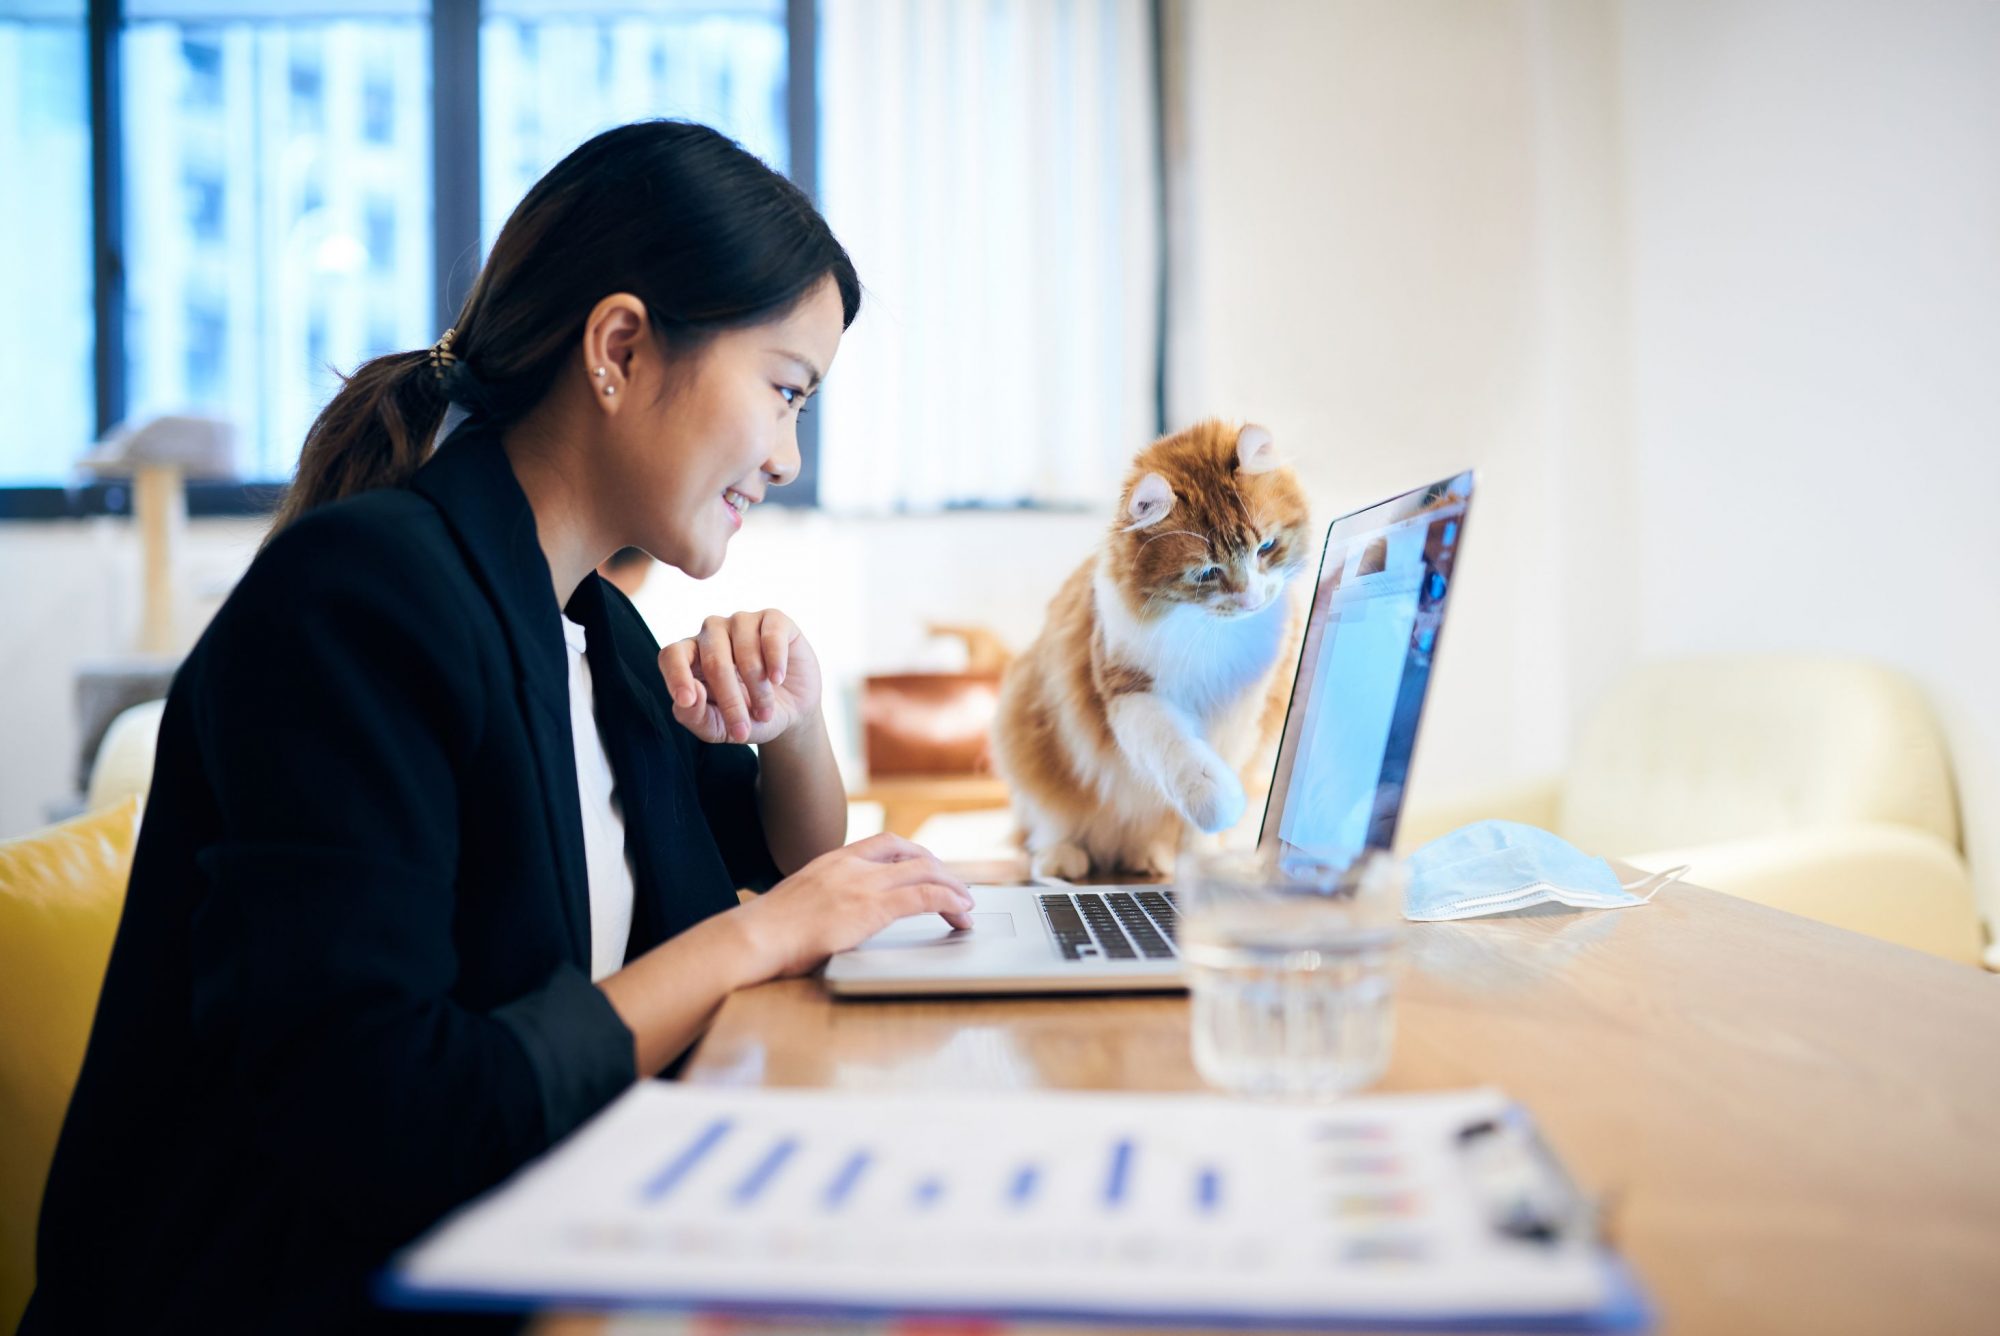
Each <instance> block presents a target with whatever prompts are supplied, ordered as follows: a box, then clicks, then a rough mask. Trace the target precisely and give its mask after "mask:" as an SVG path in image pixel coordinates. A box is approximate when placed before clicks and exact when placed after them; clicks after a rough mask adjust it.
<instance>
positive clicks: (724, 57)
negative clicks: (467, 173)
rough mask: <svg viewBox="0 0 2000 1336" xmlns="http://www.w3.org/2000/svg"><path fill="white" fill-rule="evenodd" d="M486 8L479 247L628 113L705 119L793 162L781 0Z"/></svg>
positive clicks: (506, 2)
mask: <svg viewBox="0 0 2000 1336" xmlns="http://www.w3.org/2000/svg"><path fill="white" fill-rule="evenodd" d="M482 15H483V16H482V20H481V23H480V28H479V69H480V75H479V100H480V127H479V137H480V209H479V217H480V229H479V232H480V246H481V249H482V250H485V249H491V247H492V245H493V239H494V238H495V237H496V236H498V235H499V233H500V227H501V225H502V224H503V223H505V222H506V221H507V215H508V214H509V213H510V212H512V211H513V208H514V206H515V205H516V204H518V203H519V202H520V200H521V196H523V195H525V194H527V193H528V187H529V186H531V185H533V184H534V183H535V181H536V180H537V179H538V178H539V177H540V176H541V175H542V173H543V172H546V171H547V170H548V169H549V168H550V167H553V166H554V165H555V164H556V163H557V162H558V161H560V160H561V158H562V156H563V155H564V154H565V153H568V152H569V151H570V150H571V149H573V148H575V147H576V146H577V145H578V144H580V143H582V142H583V141H584V140H586V139H588V138H590V136H591V135H593V134H596V133H597V132H598V131H600V130H607V129H609V128H611V127H612V126H614V125H622V124H624V123H625V122H627V121H635V120H641V119H644V118H647V117H654V116H664V117H671V118H675V119H680V120H694V121H701V122H703V123H705V124H708V125H712V126H714V127H715V128H716V129H718V130H720V131H722V132H723V133H724V134H726V135H728V136H729V137H730V138H732V139H734V140H736V141H737V142H738V143H740V144H742V145H743V146H744V147H745V148H747V149H749V150H750V151H751V152H752V153H755V154H756V155H757V156H758V157H760V158H762V159H763V160H764V161H765V162H768V163H770V164H771V165H772V166H773V167H775V168H777V169H778V170H779V171H781V172H784V171H790V170H791V152H790V142H789V136H788V135H787V133H786V114H785V107H786V102H785V98H786V82H787V80H786V65H787V61H788V60H789V47H788V45H787V42H786V27H785V23H786V6H785V0H735V2H733V3H732V2H731V0H651V3H644V2H641V3H624V4H617V3H610V4H592V3H588V0H585V2H584V3H569V4H549V3H534V0H488V3H487V4H485V5H484V6H483V10H482Z"/></svg>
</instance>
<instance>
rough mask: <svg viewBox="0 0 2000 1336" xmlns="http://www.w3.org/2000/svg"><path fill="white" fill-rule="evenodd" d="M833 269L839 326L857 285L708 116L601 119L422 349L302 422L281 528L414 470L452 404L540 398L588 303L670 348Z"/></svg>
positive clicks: (799, 201) (786, 184)
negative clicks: (625, 295)
mask: <svg viewBox="0 0 2000 1336" xmlns="http://www.w3.org/2000/svg"><path fill="white" fill-rule="evenodd" d="M828 276H831V277H832V278H833V280H834V283H835V284H836V285H837V286H838V287H839V289H840V304H841V323H842V326H843V327H845V326H847V325H850V324H852V323H853V322H854V317H855V314H856V312H858V311H859V310H860V308H861V282H860V280H859V279H858V278H857V277H856V276H855V273H854V265H853V263H852V262H851V261H850V260H849V259H848V258H847V252H846V251H845V250H843V249H841V246H840V243H839V242H838V241H837V240H835V239H834V235H833V232H832V230H831V229H829V228H828V227H827V225H826V220H825V219H823V218H821V217H820V216H819V213H818V211H817V210H815V209H814V208H813V206H812V201H810V200H808V199H807V198H806V196H805V194H804V193H803V192H802V191H800V190H799V188H798V187H797V186H795V185H793V184H792V183H791V182H790V181H788V180H786V179H785V178H784V177H783V176H780V175H779V174H778V173H777V172H774V171H772V170H771V169H770V168H769V167H767V166H765V165H764V164H763V163H762V162H760V161H759V160H758V159H757V158H756V157H755V156H753V155H752V154H750V153H749V152H747V151H745V150H744V149H743V148H741V147H739V146H738V145H737V144H735V143H734V142H732V141H731V140H729V139H728V138H726V137H725V136H723V135H721V134H718V133H717V132H716V131H714V130H711V129H709V128H708V127H707V126H704V125H691V124H688V123H686V122H683V121H640V122H637V123H635V124H632V125H622V126H619V127H618V128H617V129H615V130H607V131H605V132H604V133H603V134H601V135H598V136H597V137H596V138H594V139H591V140H589V141H587V142H586V143H584V144H583V145H581V146H580V147H578V148H577V149H576V151H575V152H573V153H571V154H570V155H569V156H568V157H566V158H564V159H563V160H562V161H561V162H559V163H557V164H556V165H555V167H553V168H552V169H550V171H549V173H548V175H546V176H544V177H543V178H542V179H541V180H540V181H537V182H536V183H535V185H534V187H533V188H532V189H530V190H529V191H528V193H527V195H526V197H524V198H523V199H522V200H521V203H520V204H519V205H518V206H516V208H515V209H514V213H513V216H512V217H510V218H508V220H507V225H506V226H505V227H503V228H501V229H500V236H499V239H498V240H497V241H495V242H494V244H493V253H492V254H491V255H489V256H488V257H487V259H486V265H485V267H484V268H483V269H481V270H480V273H479V278H478V280H477V281H476V282H475V283H474V284H473V285H472V292H471V295H469V296H468V297H466V299H465V305H464V306H462V307H460V308H459V313H458V320H457V322H456V323H455V324H454V325H453V326H452V329H453V331H454V332H453V336H452V341H451V347H450V352H451V355H452V359H455V360H452V359H444V358H439V357H437V356H436V355H435V354H434V351H433V350H432V349H429V348H426V349H424V350H422V351H420V352H408V353H390V354H388V355H387V356H383V357H377V358H374V359H372V360H370V361H368V362H365V363H363V364H362V365H361V366H360V367H359V368H357V369H356V370H355V372H354V374H353V375H351V376H349V377H347V378H346V383H345V384H344V385H343V386H342V387H341V390H340V392H339V393H338V394H336V395H334V397H333V401H332V402H331V403H329V404H327V406H326V407H325V408H324V409H322V410H321V411H320V415H319V417H318V418H317V419H316V420H315V421H314V422H313V425H312V429H311V430H310V431H308V432H307V433H306V441H305V448H304V449H303V450H302V451H300V454H299V468H298V474H297V476H296V477H295V478H294V479H293V481H292V485H291V487H290V488H289V489H288V490H287V492H286V494H285V499H284V503H283V504H282V505H281V506H280V507H279V509H278V515H277V519H276V521H275V523H274V524H273V526H272V532H273V533H276V532H278V531H279V530H282V529H283V528H285V526H287V525H289V524H290V523H291V522H292V521H294V520H296V519H298V518H299V517H300V516H301V515H303V514H305V513H306V512H307V511H309V510H312V509H313V508H315V507H317V506H322V505H325V504H326V503H328V502H329V501H337V500H339V499H340V498H342V497H344V496H352V495H353V494H354V493H356V492H364V491H368V490H370V489H372V488H377V487H399V486H402V485H404V484H405V483H407V482H408V481H409V480H410V477H411V476H412V475H413V474H415V473H416V471H417V468H418V467H419V466H420V465H421V464H422V463H423V462H424V459H425V457H426V456H427V455H428V454H429V453H430V449H431V437H432V436H433V435H435V433H436V431H437V428H438V424H439V422H440V421H442V419H443V417H444V412H445V408H446V406H447V404H449V403H457V404H459V405H461V406H462V407H464V408H465V409H466V410H467V411H468V412H470V413H471V414H472V415H473V416H475V417H477V418H481V419H483V420H485V421H488V422H491V423H494V424H496V425H499V426H505V425H507V424H509V423H511V422H514V421H517V420H518V419H519V418H520V417H522V416H523V415H524V414H526V413H527V411H528V410H529V409H531V408H533V407H534V406H535V405H536V404H538V403H540V402H541V400H542V397H543V396H544V395H545V394H547V393H548V391H549V387H550V386H551V385H552V384H554V382H555V378H556V376H557V374H558V373H560V372H561V370H562V368H563V365H564V363H565V362H566V361H567V360H568V359H569V358H571V357H573V356H574V355H575V353H576V348H577V342H578V340H579V339H580V338H581V337H582V336H583V324H584V321H585V320H586V319H587V318H588V317H589V315H590V312H591V310H592V309H593V308H594V307H595V306H596V305H597V303H598V302H599V301H601V300H603V299H604V298H605V297H608V296H610V295H611V294H612V293H614V292H629V293H631V294H632V295H633V296H635V297H637V298H639V300H641V301H643V302H644V303H645V304H646V313H647V315H648V317H649V318H650V320H651V322H652V327H653V330H654V333H655V334H656V335H657V336H658V337H659V338H660V339H661V340H663V342H664V344H665V346H666V347H667V349H668V350H669V351H671V352H675V353H684V352H688V351H691V350H693V349H696V348H698V347H700V346H701V344H702V343H703V342H704V341H705V340H706V339H707V338H708V337H710V336H711V335H714V334H716V333H718V332H720V331H722V330H725V329H732V328H737V327H740V326H743V325H754V324H758V323H761V322H762V321H765V320H769V319H772V318H774V317H777V316H781V315H783V314H784V313H785V312H786V311H788V310H790V309H791V308H792V307H793V306H794V305H795V304H797V303H798V301H799V300H800V299H801V298H803V297H804V296H805V295H806V294H807V293H808V292H809V291H811V290H812V288H813V287H815V286H816V285H817V284H818V283H819V282H820V280H821V279H823V278H826V277H828Z"/></svg>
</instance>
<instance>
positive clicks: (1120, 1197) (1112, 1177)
mask: <svg viewBox="0 0 2000 1336" xmlns="http://www.w3.org/2000/svg"><path fill="white" fill-rule="evenodd" d="M1131 1177H1132V1138H1130V1137H1125V1138H1122V1139H1121V1140H1118V1141H1115V1142H1113V1143H1112V1145H1111V1172H1110V1173H1108V1174H1106V1175H1105V1178H1104V1204H1105V1205H1106V1206H1119V1205H1123V1204H1124V1201H1125V1187H1126V1184H1127V1183H1128V1182H1130V1180H1131Z"/></svg>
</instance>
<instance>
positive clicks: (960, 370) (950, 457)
mask: <svg viewBox="0 0 2000 1336" xmlns="http://www.w3.org/2000/svg"><path fill="white" fill-rule="evenodd" d="M820 15H821V25H822V27H821V42H822V45H821V57H820V59H821V65H820V69H821V80H822V84H821V93H820V107H821V112H820V133H821V157H820V161H821V197H822V200H823V203H824V207H825V211H826V215H827V218H828V221H829V222H831V223H832V225H833V228H834V231H835V232H836V233H837V234H838V235H839V237H840V239H841V241H842V242H843V243H844V244H845V245H846V246H847V248H848V251H849V253H850V254H852V255H853V257H854V262H855V266H856V268H857V269H858V270H859V271H860V274H861V282H862V286H863V289H864V294H865V295H864V298H863V301H862V314H861V318H860V320H859V321H858V322H856V324H855V326H854V328H853V329H852V330H851V331H850V332H849V334H848V336H847V338H846V339H845V340H844V341H843V342H842V344H841V352H840V359H839V362H838V363H837V365H836V368H835V372H834V375H833V379H832V381H831V382H830V384H829V387H828V393H827V394H826V396H825V401H824V403H823V404H822V405H821V406H820V408H821V411H822V414H823V416H822V417H821V422H820V430H821V436H820V441H821V475H820V476H821V481H820V488H821V491H820V496H821V499H822V502H823V504H824V505H826V506H827V507H828V508H829V509H837V510H848V511H885V510H927V509H934V508H937V507H941V506H947V505H953V504H964V503H975V504H977V503H985V504H995V505H1007V504H1014V503H1019V502H1036V503H1053V504H1065V503H1081V504H1086V505H1109V504H1110V503H1111V502H1112V501H1113V500H1114V499H1115V497H1114V493H1115V489H1116V487H1117V483H1118V479H1119V476H1120V473H1121V471H1122V469H1123V466H1124V464H1125V462H1126V461H1127V460H1129V459H1130V458H1131V456H1132V454H1133V452H1134V451H1136V450H1137V449H1138V448H1139V447H1140V446H1142V445H1144V444H1145V443H1146V442H1147V441H1149V440H1151V439H1152V437H1153V434H1154V429H1155V426H1156V416H1155V412H1156V410H1155V383H1154V378H1155V374H1156V372H1155V367H1156V356H1157V352H1156V350H1157V340H1158V321H1159V311H1158V296H1157V273H1158V258H1159V246H1160V238H1159V223H1158V217H1159V207H1158V197H1159V182H1158V179H1157V170H1156V165H1155V164H1156V155H1157V143H1158V141H1157V135H1158V126H1157V123H1156V116H1155V112H1154V107H1155V98H1154V88H1153V36H1152V31H1151V19H1150V15H1149V6H1148V4H1147V2H1146V0H821V5H820Z"/></svg>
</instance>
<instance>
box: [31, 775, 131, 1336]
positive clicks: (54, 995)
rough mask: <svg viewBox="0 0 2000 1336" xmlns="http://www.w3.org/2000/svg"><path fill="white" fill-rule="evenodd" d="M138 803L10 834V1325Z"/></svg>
mask: <svg viewBox="0 0 2000 1336" xmlns="http://www.w3.org/2000/svg"><path fill="white" fill-rule="evenodd" d="M138 824H139V800H138V799H137V798H127V799H125V800H124V801H123V802H120V803H118V804H116V805H115V806H111V807H106V808H103V809H102V810H99V811H95V812H91V813H89V814H87V815H85V816H80V817H78V818H76V819H75V820H73V821H65V822H64V823H62V824H61V825H59V826H52V827H50V828H49V829H47V830H44V831H41V832H39V833H37V834H34V835H29V836H26V837H24V838H21V839H15V840H6V841H0V1127H4V1128H6V1129H7V1132H6V1135H5V1137H4V1138H0V1331H12V1330H13V1329H14V1327H15V1325H16V1324H18V1323H19V1322H20V1320H21V1313H22V1310H23V1309H25V1308H26V1307H27V1303H28V1293H29V1291H30V1290H31V1289H32V1288H33V1287H34V1275H35V1267H34V1262H35V1217H36V1215H37V1214H38V1213H39V1211H40V1210H41V1202H42V1184H43V1181H44V1180H45V1179H46V1178H47V1177H48V1172H49V1159H50V1157H51V1156H52V1155H54V1154H55V1147H56V1133H57V1131H58V1130H60V1129H61V1127H62V1119H63V1111H64V1110H65V1109H66V1108H67V1107H68V1106H69V1096H70V1091H71V1089H72V1088H73V1087H74V1086H75V1085H76V1076H77V1071H78V1069H79V1068H81V1067H82V1065H83V1047H84V1043H85V1041H86V1040H87V1039H89V1037H90V1022H91V1018H92V1017H93V1016H94V1015H95V1014H96V1011H97V993H98V990H99V989H100V988H101V987H102V986H103V983H104V967H105V964H106V962H107V961H108V960H109V959H110V956H111V939H112V936H113V935H114V934H115V933H116V932H117V929H118V915H119V912H120V911H121V910H122V909H123V908H124V904H125V883H126V880H127V878H128V877H129V876H130V875H131V871H132V850H133V846H134V844H135V843H136V842H137V836H138Z"/></svg>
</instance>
